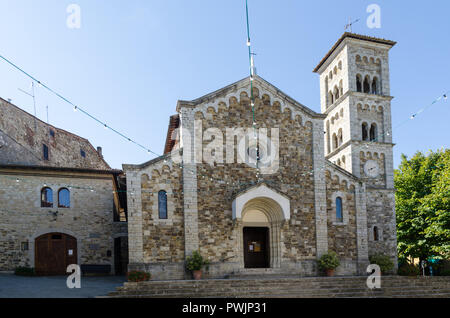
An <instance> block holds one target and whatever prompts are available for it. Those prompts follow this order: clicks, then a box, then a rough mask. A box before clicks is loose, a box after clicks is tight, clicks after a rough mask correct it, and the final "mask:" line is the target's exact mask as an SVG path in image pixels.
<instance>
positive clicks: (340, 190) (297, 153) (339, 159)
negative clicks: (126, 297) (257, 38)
mask: <svg viewBox="0 0 450 318" xmlns="http://www.w3.org/2000/svg"><path fill="white" fill-rule="evenodd" d="M394 45H395V42H392V41H388V40H384V39H378V38H372V37H367V36H362V35H357V34H352V33H345V34H344V35H343V36H342V37H341V38H340V39H339V40H338V42H337V43H336V44H335V45H334V46H333V47H332V49H331V50H330V52H328V54H327V55H326V56H325V57H324V58H323V60H322V61H321V62H320V64H319V65H318V66H317V67H316V68H315V70H314V71H315V72H316V73H318V74H319V75H320V94H321V113H316V112H314V111H312V110H311V109H309V108H307V107H306V106H304V105H302V104H300V103H299V102H297V101H295V100H294V99H292V98H290V97H289V96H287V95H286V94H284V93H283V92H282V91H280V90H279V89H278V88H276V87H274V86H273V85H272V84H270V83H268V82H267V81H265V80H264V79H262V78H261V77H259V76H256V75H254V76H252V77H250V78H245V79H243V80H240V81H238V82H236V83H234V84H231V85H229V86H227V87H225V88H222V89H220V90H218V91H216V92H213V93H211V94H208V95H206V96H203V97H201V98H199V99H196V100H193V101H179V102H178V105H177V115H174V116H172V117H171V118H170V123H169V130H168V135H167V141H166V146H165V155H164V156H162V157H160V158H156V159H154V160H151V161H149V162H147V163H144V164H141V165H123V169H124V171H125V173H126V177H127V189H128V191H127V202H128V214H129V219H128V221H129V223H128V232H129V241H130V248H129V262H130V264H129V269H141V270H147V271H150V272H152V274H153V277H154V278H155V279H167V278H171V279H183V278H186V277H188V276H187V275H188V273H187V272H186V270H185V268H184V264H185V259H186V257H187V256H189V255H191V254H192V252H193V251H195V250H198V251H200V253H201V254H202V255H203V256H204V257H206V258H207V259H208V260H209V261H210V265H209V268H208V270H207V275H208V276H209V277H223V276H225V275H229V274H233V273H234V274H236V273H249V272H252V273H254V272H256V273H282V274H298V275H303V276H312V275H317V273H318V269H317V259H318V258H319V257H320V256H321V255H323V254H324V253H326V252H327V251H330V250H333V251H335V252H336V253H338V255H339V257H340V259H341V266H340V267H339V268H338V269H337V274H339V275H355V274H363V273H365V270H366V266H367V265H368V263H369V261H368V258H369V256H370V255H373V254H378V253H382V254H386V255H389V256H390V257H391V258H392V259H393V261H394V262H396V257H397V256H396V255H397V252H396V224H395V207H394V185H393V160H392V148H393V144H392V133H391V109H390V107H391V99H392V97H391V96H390V87H389V59H388V52H389V50H390V49H391V48H392V47H393V46H394ZM253 110H254V111H253ZM240 129H242V130H240ZM255 136H256V137H255ZM254 137H255V138H256V139H255V138H254ZM264 138H265V139H268V140H270V142H266V143H264V142H263V140H262V139H264ZM255 140H258V141H259V142H256V141H255ZM244 157H245V160H243V158H244ZM267 158H270V160H269V161H267V160H266V159H267ZM267 162H269V164H268V165H265V164H266V163H267Z"/></svg>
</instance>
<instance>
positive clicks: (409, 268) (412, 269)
mask: <svg viewBox="0 0 450 318" xmlns="http://www.w3.org/2000/svg"><path fill="white" fill-rule="evenodd" d="M398 274H399V275H400V276H418V275H419V274H420V269H419V267H418V266H416V265H414V264H408V263H405V264H402V265H400V267H399V268H398Z"/></svg>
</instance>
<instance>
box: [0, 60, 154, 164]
mask: <svg viewBox="0 0 450 318" xmlns="http://www.w3.org/2000/svg"><path fill="white" fill-rule="evenodd" d="M0 58H1V59H2V60H4V61H5V62H7V63H8V64H9V65H11V66H12V67H13V68H15V69H16V70H18V71H19V72H21V73H22V74H24V75H25V76H27V77H28V78H30V79H31V80H32V81H33V82H35V83H37V84H38V85H39V87H43V88H45V89H46V90H48V91H49V92H50V93H52V94H54V95H55V96H57V97H58V98H60V99H61V100H63V101H64V102H66V103H67V104H69V105H71V106H72V107H73V110H74V111H80V112H81V113H83V114H84V115H86V116H88V117H89V118H91V119H92V120H94V121H96V122H97V123H99V124H100V125H102V126H103V127H104V128H105V129H109V130H111V131H112V132H114V133H116V134H117V135H119V136H120V137H122V138H124V139H126V140H128V141H129V142H131V143H133V144H135V145H137V146H138V147H140V148H142V149H144V150H145V151H147V152H148V153H152V154H154V155H156V156H157V157H160V156H161V155H160V154H158V153H156V152H154V151H153V150H151V149H149V148H147V147H145V146H143V145H142V144H140V143H138V142H137V141H135V140H134V139H132V138H130V137H128V136H126V135H125V134H123V133H121V132H119V131H118V130H116V129H114V128H112V127H110V126H108V124H106V123H105V122H103V121H102V120H100V119H98V118H97V117H95V116H94V115H92V114H90V113H89V112H88V111H86V110H84V109H83V108H81V107H80V106H78V105H75V104H74V103H73V102H71V101H70V100H69V99H68V98H66V97H64V96H63V95H61V94H59V93H58V92H56V91H55V90H53V89H52V88H50V87H49V86H48V85H46V84H44V83H43V82H42V81H40V80H38V79H36V78H35V77H34V76H32V75H30V74H29V73H28V72H26V71H25V70H23V69H22V68H20V67H19V66H17V65H16V64H14V63H13V62H11V61H10V60H8V59H7V58H5V57H4V56H3V55H0Z"/></svg>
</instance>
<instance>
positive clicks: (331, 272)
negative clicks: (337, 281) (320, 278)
mask: <svg viewBox="0 0 450 318" xmlns="http://www.w3.org/2000/svg"><path fill="white" fill-rule="evenodd" d="M325 273H326V274H327V276H328V277H331V276H334V269H326V270H325Z"/></svg>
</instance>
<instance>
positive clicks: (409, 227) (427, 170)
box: [394, 149, 450, 260]
mask: <svg viewBox="0 0 450 318" xmlns="http://www.w3.org/2000/svg"><path fill="white" fill-rule="evenodd" d="M394 181H395V187H396V189H397V191H396V194H395V198H396V214H397V239H398V250H399V258H400V259H406V258H407V257H408V256H411V257H413V258H419V259H421V260H424V259H427V258H429V257H430V256H441V257H443V258H447V259H448V258H450V149H447V150H445V151H444V150H440V151H437V152H433V151H430V152H429V153H428V155H424V154H423V153H421V152H418V153H416V154H415V155H414V157H412V158H411V159H408V158H407V157H406V156H405V155H402V162H401V164H400V166H399V169H398V170H396V171H395V176H394Z"/></svg>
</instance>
